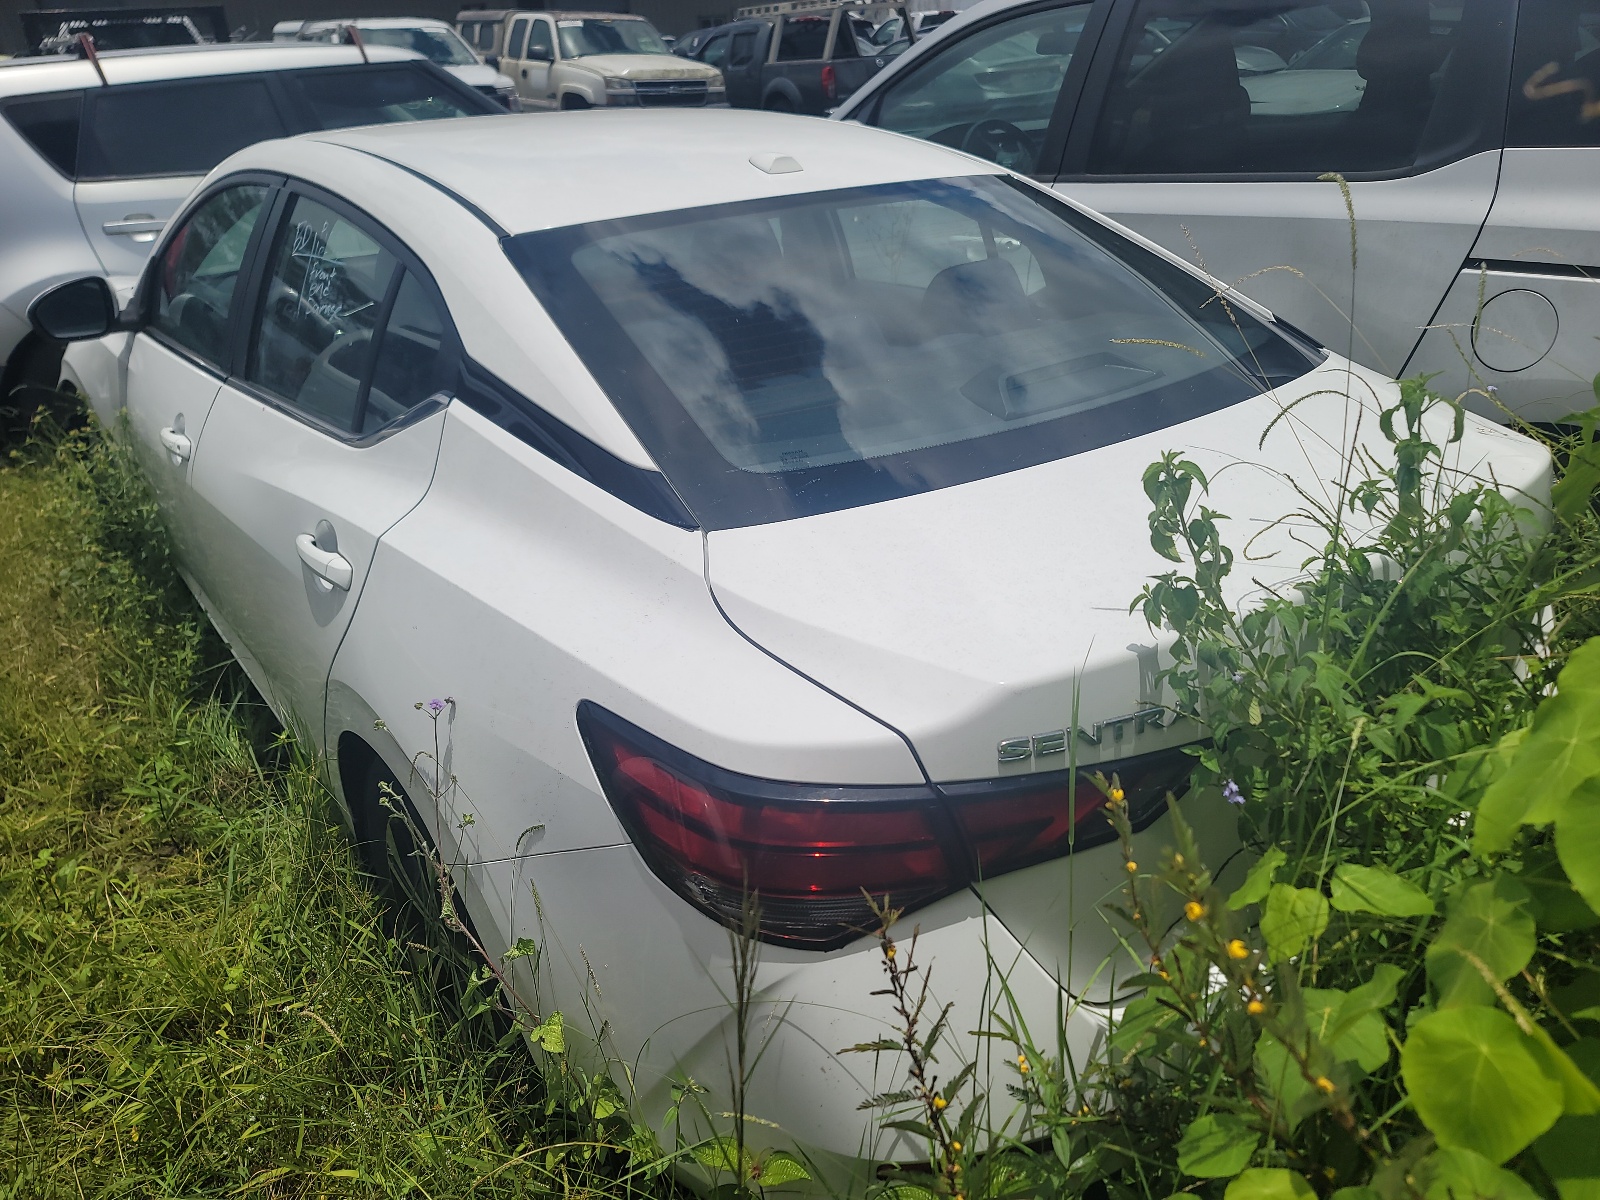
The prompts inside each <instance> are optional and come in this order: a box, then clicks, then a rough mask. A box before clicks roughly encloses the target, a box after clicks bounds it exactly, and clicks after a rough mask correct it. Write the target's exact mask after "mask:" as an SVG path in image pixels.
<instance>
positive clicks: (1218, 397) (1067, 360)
mask: <svg viewBox="0 0 1600 1200" xmlns="http://www.w3.org/2000/svg"><path fill="white" fill-rule="evenodd" d="M508 251H509V253H510V254H511V256H512V259H513V261H514V262H515V263H516V265H517V267H518V268H519V270H521V272H522V274H523V277H524V278H525V279H526V280H527V281H528V283H529V285H530V286H531V287H532V288H533V290H534V292H535V293H536V294H537V295H538V296H539V298H540V300H541V301H542V302H543V303H544V305H545V307H546V308H547V309H548V311H549V312H550V314H551V316H552V317H553V318H554V319H555V321H556V322H557V324H558V325H559V326H560V327H561V329H562V332H563V333H564V334H565V335H566V337H567V339H568V341H569V342H571V343H572V345H573V347H574V348H575V349H576V350H577V352H578V354H579V355H580V356H581V357H582V358H583V359H584V361H585V363H586V364H587V366H588V368H589V370H590V371H591V373H592V374H593V375H594V376H595V378H596V379H597V380H598V381H599V383H600V385H601V387H602V388H603V389H604V390H605V391H606V393H607V394H608V395H609V396H610V397H611V399H612V400H613V402H614V403H615V404H616V405H617V407H618V409H619V411H620V412H621V413H622V415H623V417H624V418H625V419H626V420H627V421H628V423H629V425H630V426H631V427H632V429H633V430H634V432H635V433H636V434H637V435H638V437H639V439H640V441H641V442H642V443H643V444H644V446H645V447H646V449H648V450H649V451H650V453H651V455H652V456H653V457H654V459H655V461H656V463H657V464H658V465H659V466H660V467H661V470H662V472H663V473H664V474H665V475H666V477H667V479H668V481H669V482H670V483H671V484H672V485H673V487H674V488H675V489H676V490H677V492H678V494H679V496H680V497H682V499H683V501H684V503H685V504H686V505H687V506H688V508H689V510H690V511H691V512H692V513H693V514H694V515H695V517H696V519H697V520H699V521H700V523H701V525H702V527H704V528H708V529H718V528H730V527H736V526H743V525H753V524H761V523H764V522H768V521H775V520H782V519H785V518H788V517H795V516H803V515H807V514H811V513H817V512H828V511H832V510H836V509H840V508H848V507H852V506H855V505H858V504H866V503H871V502H874V501H877V500H883V499H888V498H891V497H894V496H901V495H906V494H910V493H914V492H922V491H928V490H931V489H934V488H939V487H946V486H949V485H952V484H957V483H964V482H967V481H970V480H973V479H979V478H983V477H986V476H989V475H997V474H1001V473H1003V472H1006V471H1013V470H1017V469H1019V468H1022V467H1027V466H1031V465H1034V464H1036V463H1041V462H1047V461H1050V460H1052V459H1057V458H1063V457H1066V456H1069V455H1072V454H1078V453H1081V452H1083V451H1086V450H1091V449H1094V448H1095V447H1098V446H1104V445H1108V444H1110V443H1113V442H1119V441H1123V440H1125V439H1127V438H1131V437H1136V436H1138V435H1140V434H1144V433H1148V432H1151V431H1153V430H1156V429H1162V428H1165V427H1166V426H1169V425H1174V424H1177V423H1178V422H1180V421H1186V420H1189V419H1190V418H1193V417H1196V416H1200V415H1202V414H1204V413H1208V412H1212V411H1215V410H1216V409H1219V408H1224V407H1226V406H1228V405H1232V404H1236V403H1238V402H1240V401H1242V400H1245V399H1247V398H1249V397H1251V396H1254V395H1258V394H1260V393H1261V392H1263V391H1266V390H1268V389H1270V388H1272V387H1274V386H1277V385H1278V384H1281V383H1286V382H1288V381H1290V380H1292V379H1295V378H1297V377H1299V376H1300V375H1303V374H1305V373H1306V372H1307V371H1309V370H1311V369H1312V367H1313V365H1314V364H1315V363H1316V362H1318V361H1320V358H1319V357H1317V356H1316V355H1314V354H1313V353H1312V352H1311V350H1310V349H1309V348H1308V347H1306V346H1305V345H1303V344H1302V343H1300V342H1298V341H1296V340H1293V339H1291V337H1290V336H1289V335H1287V334H1286V333H1284V332H1281V331H1279V330H1278V329H1276V328H1274V327H1272V326H1270V325H1268V324H1266V323H1263V322H1261V321H1258V320H1257V319H1255V318H1254V317H1252V316H1250V315H1249V314H1248V313H1246V312H1244V311H1243V310H1242V309H1240V308H1239V307H1237V306H1234V305H1227V304H1224V303H1220V302H1218V301H1217V300H1216V293H1215V291H1214V290H1213V289H1212V287H1211V286H1210V285H1208V284H1207V283H1205V282H1204V281H1203V280H1200V279H1198V278H1196V277H1195V276H1194V275H1191V274H1189V273H1188V272H1187V271H1185V270H1183V269H1182V268H1180V267H1177V266H1175V265H1173V264H1172V263H1170V262H1169V261H1167V260H1166V259H1164V258H1161V257H1160V256H1158V255H1156V254H1153V253H1151V252H1149V251H1147V250H1144V249H1142V248H1140V247H1138V246H1136V245H1134V244H1133V243H1131V242H1129V241H1127V240H1126V239H1124V238H1121V237H1120V236H1118V235H1117V234H1115V233H1113V232H1111V231H1110V230H1108V229H1106V228H1105V227H1104V226H1103V225H1101V224H1100V223H1099V222H1097V221H1094V220H1092V219H1090V218H1088V217H1085V216H1083V215H1082V214H1081V213H1079V212H1077V211H1076V210H1075V209H1073V208H1071V207H1070V206H1069V205H1066V204H1065V203H1063V202H1061V201H1059V200H1057V199H1056V198H1055V197H1053V196H1051V195H1050V194H1049V193H1047V192H1043V191H1041V190H1039V189H1036V188H1033V187H1030V186H1029V185H1026V184H1023V183H1021V182H1018V181H1013V180H1011V179H1009V178H1007V177H1004V176H975V177H970V178H956V179H943V180H927V181H922V182H917V183H905V184H891V185H884V186H878V187H868V188H852V189H849V190H846V191H836V192H822V193H814V194H809V195H801V196H789V197H785V198H782V199H779V200H764V201H757V202H748V203H741V204H729V205H719V206H714V207H710V208H702V209H692V210H689V211H685V212H677V213H667V214H661V215H656V216H651V217H641V218H632V219H628V220H622V221H611V222H601V223H596V224H591V225H582V226H573V227H567V228H562V229H554V230H548V231H543V232H537V233H528V234H523V235H520V236H518V237H516V238H513V239H511V240H510V242H509V244H508Z"/></svg>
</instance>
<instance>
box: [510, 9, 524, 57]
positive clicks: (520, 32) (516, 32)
mask: <svg viewBox="0 0 1600 1200" xmlns="http://www.w3.org/2000/svg"><path fill="white" fill-rule="evenodd" d="M527 41H528V18H527V17H518V18H517V19H516V20H515V21H514V22H512V25H511V36H510V37H508V38H507V39H506V57H507V58H521V57H522V56H523V52H524V51H525V50H526V49H527Z"/></svg>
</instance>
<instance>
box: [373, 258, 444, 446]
mask: <svg viewBox="0 0 1600 1200" xmlns="http://www.w3.org/2000/svg"><path fill="white" fill-rule="evenodd" d="M449 330H450V327H449V325H448V324H447V323H446V322H445V319H444V314H443V313H442V312H441V311H440V310H439V305H438V304H437V302H436V301H435V300H434V298H433V295H432V293H431V292H430V291H429V290H428V288H427V286H426V285H425V284H423V283H422V281H421V280H419V279H418V278H417V277H416V276H415V275H413V274H412V273H411V272H410V271H407V272H406V274H405V278H404V279H402V280H401V281H400V288H399V290H398V291H397V292H395V297H394V307H393V308H391V309H390V310H389V319H388V321H387V322H386V323H385V325H384V330H383V335H382V337H381V338H379V340H378V345H377V350H376V354H375V357H374V359H373V368H372V383H371V386H370V387H369V388H368V389H367V392H366V395H365V397H364V398H363V400H362V403H360V404H359V405H358V406H357V412H356V418H355V429H356V432H357V433H360V434H367V433H372V432H373V431H375V430H378V429H381V428H383V427H384V426H385V425H387V424H389V422H391V421H394V420H397V419H398V418H400V417H403V416H404V415H405V414H406V413H408V412H410V411H411V410H412V409H414V408H416V407H417V405H419V404H421V403H422V402H423V401H424V400H426V399H428V397H430V396H432V395H435V394H436V393H438V392H442V391H448V390H449V389H450V388H451V387H452V386H453V385H454V382H455V376H454V373H453V368H454V366H455V355H454V353H453V344H452V340H451V337H450V332H449Z"/></svg>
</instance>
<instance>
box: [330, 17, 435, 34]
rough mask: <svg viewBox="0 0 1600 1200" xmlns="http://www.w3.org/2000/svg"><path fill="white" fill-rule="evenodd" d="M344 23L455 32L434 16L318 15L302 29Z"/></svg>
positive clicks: (335, 26)
mask: <svg viewBox="0 0 1600 1200" xmlns="http://www.w3.org/2000/svg"><path fill="white" fill-rule="evenodd" d="M346 25H354V26H355V27H356V28H357V29H448V30H450V31H451V32H452V33H453V32H455V26H454V25H452V24H450V22H449V21H441V20H439V19H437V18H436V17H348V18H345V17H319V18H318V19H317V20H315V21H307V22H306V23H305V25H304V26H302V28H303V29H307V30H310V29H335V28H338V29H342V28H343V27H344V26H346Z"/></svg>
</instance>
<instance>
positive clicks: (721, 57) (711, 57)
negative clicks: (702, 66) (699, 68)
mask: <svg viewBox="0 0 1600 1200" xmlns="http://www.w3.org/2000/svg"><path fill="white" fill-rule="evenodd" d="M727 58H728V35H727V34H725V33H723V34H718V35H717V36H716V37H714V38H712V39H711V40H710V41H709V42H707V43H706V48H705V49H704V50H703V51H702V52H701V54H700V61H701V62H703V63H706V64H708V65H710V66H713V67H720V66H721V65H722V64H723V63H724V62H726V61H727Z"/></svg>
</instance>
